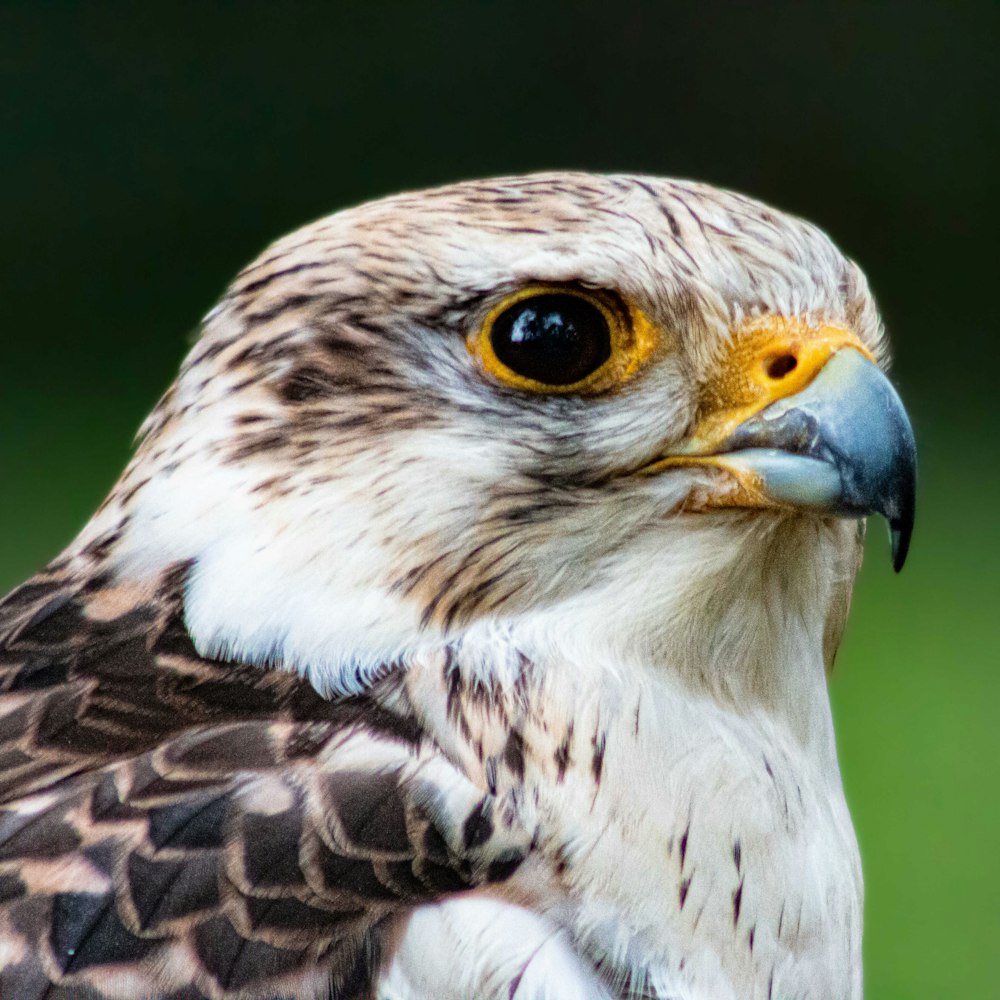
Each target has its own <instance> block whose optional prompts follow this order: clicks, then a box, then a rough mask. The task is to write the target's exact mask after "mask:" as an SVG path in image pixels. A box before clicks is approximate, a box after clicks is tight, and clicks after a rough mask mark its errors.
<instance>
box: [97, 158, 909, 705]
mask: <svg viewBox="0 0 1000 1000" xmlns="http://www.w3.org/2000/svg"><path fill="white" fill-rule="evenodd" d="M886 361H887V354H886V345H885V340H884V337H883V334H882V329H881V325H880V321H879V318H878V314H877V311H876V308H875V306H874V303H873V301H872V298H871V296H870V294H869V291H868V288H867V284H866V282H865V279H864V276H863V275H862V273H861V272H860V271H859V269H858V268H857V267H856V266H855V265H854V264H853V263H852V262H851V261H850V260H848V259H847V258H845V257H844V256H843V255H842V254H841V253H840V252H839V251H838V250H837V248H836V247H835V246H834V245H833V244H832V243H831V241H830V240H829V239H828V238H827V237H826V236H825V235H824V234H823V233H822V232H820V231H819V230H818V229H816V228H814V227H813V226H811V225H809V224H807V223H805V222H803V221H801V220H798V219H796V218H792V217H790V216H788V215H784V214H781V213H779V212H777V211H775V210H772V209H770V208H767V207H765V206H763V205H761V204H759V203H757V202H755V201H752V200H750V199H747V198H745V197H741V196H739V195H736V194H731V193H726V192H722V191H719V190H717V189H714V188H711V187H708V186H704V185H699V184H693V183H684V182H675V181H666V180H656V179H651V178H643V177H625V176H608V177H605V176H591V175H583V174H551V175H537V176H529V177H521V178H510V179H501V180H492V181H483V182H473V183H465V184H459V185H455V186H451V187H446V188H441V189H438V190H433V191H428V192H420V193H416V194H409V195H402V196H398V197H394V198H388V199H385V200H382V201H379V202H374V203H371V204H368V205H364V206H361V207H359V208H355V209H351V210H348V211H344V212H341V213H339V214H336V215H334V216H331V217H329V218H327V219H324V220H321V221H319V222H317V223H315V224H313V225H311V226H308V227H306V228H304V229H302V230H299V231H298V232H295V233H293V234H292V235H290V236H288V237H286V238H285V239H283V240H281V241H279V242H277V243H276V244H274V245H273V246H271V247H270V248H268V249H267V250H266V251H265V252H264V253H263V255H262V256H261V257H260V258H259V259H258V260H257V261H256V262H255V263H254V264H252V265H251V266H249V267H248V268H246V269H245V270H244V271H243V272H242V273H241V274H240V275H239V277H238V278H237V280H236V281H235V282H234V283H233V285H232V286H231V287H230V288H229V290H228V291H227V292H226V294H225V296H224V297H223V299H222V301H221V303H220V304H219V305H218V306H217V307H216V309H214V310H213V311H212V312H211V313H210V314H209V315H208V317H206V319H205V321H204V324H203V328H202V331H201V334H200V337H199V339H198V341H197V343H196V345H195V346H194V348H193V350H192V351H191V353H190V355H189V357H188V358H187V360H186V361H185V363H184V365H183V368H182V370H181V373H180V375H179V377H178V379H177V381H176V382H175V384H174V385H173V386H172V387H171V389H170V390H169V392H168V393H167V395H166V396H165V397H164V399H163V400H162V401H161V403H160V405H159V406H158V407H157V409H156V410H155V411H154V413H153V414H152V416H151V417H150V418H149V420H148V421H147V422H146V424H145V426H144V429H143V432H142V442H141V445H140V447H139V450H138V452H137V455H136V458H135V460H134V461H133V463H132V464H131V465H130V467H129V468H128V470H127V471H126V473H125V475H124V477H123V479H122V480H121V482H120V483H119V485H118V487H117V488H116V491H115V493H114V494H113V496H112V498H111V501H110V502H109V504H107V505H106V507H105V509H104V511H103V512H102V514H101V516H100V517H99V518H98V519H97V520H96V521H95V522H94V525H93V526H92V528H91V529H90V530H89V533H87V534H85V537H84V539H83V542H82V543H81V545H82V546H86V545H89V546H90V549H91V550H92V551H93V550H96V549H97V548H100V547H101V545H103V549H102V551H111V552H112V556H111V558H112V561H113V563H114V564H115V566H116V568H117V569H118V571H119V572H121V573H125V574H129V575H132V576H142V575H151V574H154V573H156V572H159V571H160V570H162V568H163V567H165V566H168V565H172V564H175V563H177V562H185V563H187V564H189V566H190V572H189V575H188V582H187V596H186V609H187V620H188V626H189V629H190V631H191V633H192V636H193V637H194V639H195V642H196V644H197V645H198V646H199V649H200V650H201V651H202V652H204V653H207V654H211V655H220V656H230V657H238V658H241V659H249V660H251V661H253V662H260V663H268V662H281V663H284V664H286V665H289V666H292V667H295V668H297V669H301V670H306V671H308V672H309V673H310V676H311V677H312V679H313V682H314V683H315V684H316V685H317V686H318V687H320V688H321V689H323V690H343V689H351V688H352V687H356V686H358V685H359V684H363V683H365V681H366V679H367V678H369V677H370V676H371V675H372V674H373V673H374V672H377V671H378V670H381V669H384V668H385V665H386V664H391V663H394V662H398V661H400V660H405V658H406V657H407V656H408V655H410V654H412V653H413V652H414V651H415V650H419V649H422V648H426V647H428V646H434V645H438V646H440V644H442V643H447V642H452V641H456V640H458V639H461V637H462V636H467V637H468V636H472V635H473V634H480V635H485V634H496V633H497V632H498V630H501V631H502V630H505V629H506V630H511V629H513V630H515V631H516V630H517V629H518V628H522V627H523V628H524V629H528V630H530V628H554V627H556V626H554V625H552V623H553V622H556V621H558V622H560V624H559V626H558V628H559V629H561V630H562V631H563V633H564V641H565V643H566V644H568V645H570V646H571V645H572V644H573V643H574V642H579V643H583V642H585V641H586V642H588V643H591V642H592V643H597V644H598V645H599V644H600V643H601V642H604V643H612V644H614V643H617V645H618V652H619V654H621V655H626V654H625V653H623V652H622V651H623V650H631V653H634V655H636V656H644V657H653V658H656V657H658V656H659V657H661V658H662V657H663V656H666V655H668V654H669V651H670V650H671V649H676V647H677V646H678V644H679V643H680V644H683V643H685V642H689V641H693V638H692V637H693V636H695V634H696V633H697V634H698V635H701V634H702V633H703V632H705V630H706V629H707V630H708V632H709V633H711V635H710V636H709V638H707V639H699V640H698V642H702V643H706V642H707V643H710V644H711V645H712V648H713V650H714V651H715V652H714V654H713V655H715V656H716V657H720V656H722V655H723V652H724V651H725V650H729V651H730V652H733V651H734V650H736V651H738V649H739V648H740V643H741V642H744V641H745V638H746V637H745V635H742V636H741V635H740V634H738V633H740V631H741V629H745V627H746V626H745V625H744V626H741V627H740V628H736V626H735V625H733V623H732V621H730V617H729V616H731V613H732V614H735V612H733V611H732V609H734V608H737V607H742V606H743V605H742V604H741V602H743V603H744V604H745V603H746V602H748V601H749V602H750V603H752V604H753V606H754V608H758V607H764V608H766V607H768V606H769V603H768V602H769V600H770V598H769V597H768V596H767V595H772V596H773V595H775V594H778V593H780V594H781V595H782V598H783V599H784V600H785V601H786V603H785V604H783V605H782V610H781V611H780V613H779V612H778V611H776V610H773V609H772V612H767V614H771V615H772V617H773V616H774V615H779V614H780V616H781V617H782V620H786V619H787V618H788V617H789V616H791V617H792V618H794V617H795V615H794V613H793V612H790V611H789V610H788V608H789V604H788V603H787V602H788V601H791V606H793V607H799V606H801V607H802V609H803V611H802V616H803V617H805V616H807V612H806V610H804V609H806V607H807V606H808V607H812V606H813V605H815V606H816V607H818V608H819V609H820V610H819V611H818V612H817V613H816V615H815V618H816V621H815V622H813V621H812V620H811V619H810V623H808V624H806V625H804V626H803V628H802V629H801V630H800V631H802V632H803V635H804V636H806V638H804V639H802V641H803V642H805V641H814V640H816V641H818V642H820V643H822V639H823V635H824V629H827V628H828V624H829V623H828V619H829V617H830V611H829V609H830V607H832V606H833V605H834V604H835V603H836V595H837V594H838V593H840V592H841V591H842V590H843V586H844V584H845V581H846V585H847V588H848V591H849V584H850V580H852V579H853V575H854V572H855V569H856V566H857V559H856V554H857V548H858V530H857V522H858V520H859V519H862V518H864V517H865V516H866V515H869V514H872V513H881V514H883V515H885V516H886V518H887V519H888V520H889V523H890V525H891V528H892V532H893V552H894V560H895V562H896V566H897V568H899V566H901V565H902V561H903V559H904V558H905V554H906V548H907V544H908V540H909V534H910V530H911V527H912V518H913V505H914V465H915V460H914V444H913V437H912V432H911V431H910V427H909V424H908V422H907V419H906V416H905V412H904V410H903V408H902V405H901V403H900V402H899V399H898V397H897V396H896V393H895V391H894V389H893V388H892V386H891V384H890V383H889V381H888V379H887V378H886V376H885V375H884V374H883V368H884V366H885V364H886ZM772 603H774V604H775V607H776V606H777V604H778V603H780V602H778V601H777V598H775V600H774V602H772ZM755 614H756V616H757V617H756V618H754V617H753V616H751V619H752V621H754V622H756V623H757V624H755V625H753V626H752V627H753V628H756V629H757V630H758V631H761V630H762V631H766V630H767V629H766V623H762V622H761V620H760V614H761V612H759V610H758V611H757V612H755ZM765 617H766V615H765ZM743 620H744V622H745V620H746V619H745V616H744V619H743ZM727 622H728V623H729V624H727ZM530 623H534V624H533V625H532V624H530ZM539 623H548V624H543V625H540V624H539ZM525 634H526V635H527V632H525ZM598 634H599V635H600V636H601V639H600V640H598V639H597V638H595V636H597V635H598ZM526 641H527V640H526ZM628 655H631V654H628Z"/></svg>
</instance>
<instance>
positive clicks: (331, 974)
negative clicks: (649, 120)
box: [0, 173, 915, 1000]
mask: <svg viewBox="0 0 1000 1000" xmlns="http://www.w3.org/2000/svg"><path fill="white" fill-rule="evenodd" d="M886 363H887V345H886V339H885V336H884V334H883V330H882V325H881V322H880V320H879V316H878V313H877V310H876V307H875V304H874V302H873V299H872V296H871V294H870V293H869V290H868V286H867V283H866V280H865V278H864V276H863V274H862V272H861V271H860V270H859V269H858V267H857V266H856V265H855V264H854V263H852V262H851V261H850V260H848V259H847V258H846V257H845V256H843V254H842V253H841V252H840V251H839V250H838V249H837V248H836V247H835V246H834V245H833V244H832V243H831V241H830V240H829V239H828V238H827V237H826V236H825V235H824V234H823V233H822V232H820V231H819V230H818V229H816V228H815V227H813V226H811V225H809V224H808V223H806V222H803V221H801V220H799V219H797V218H793V217H791V216H788V215H785V214H782V213H780V212H777V211H775V210H773V209H770V208H768V207H766V206H764V205H762V204H760V203H758V202H756V201H753V200H750V199H748V198H746V197H742V196H740V195H737V194H732V193H728V192H724V191H720V190H717V189H715V188H712V187H709V186H706V185H702V184H697V183H689V182H680V181H672V180H662V179H655V178H650V177H641V176H591V175H588V174H580V173H576V174H574V173H553V174H543V175H534V176H527V177H512V178H505V179H499V180H488V181H479V182H472V183H463V184H457V185H454V186H451V187H444V188H440V189H437V190H431V191H424V192H419V193H416V194H405V195H401V196H398V197H392V198H387V199H385V200H382V201H377V202H374V203H371V204H367V205H363V206H361V207H358V208H353V209H350V210H347V211H343V212H340V213H338V214H336V215H333V216H330V217H329V218H326V219H323V220H321V221H319V222H317V223H315V224H313V225H310V226H307V227H306V228H304V229H301V230H299V231H298V232H295V233H293V234H292V235H290V236H288V237H286V238H284V239H282V240H280V241H279V242H277V243H275V244H274V245H272V246H271V247H270V248H269V249H267V250H266V251H265V252H264V253H263V255H262V256H261V257H259V258H258V260H257V261H256V262H255V263H253V264H251V265H250V266H249V267H248V268H246V270H244V271H243V272H242V273H241V274H240V275H239V276H238V277H237V279H236V280H235V282H234V283H233V284H232V285H231V287H230V288H229V289H228V291H226V293H225V294H224V296H223V298H222V300H221V302H220V304H219V305H218V306H217V307H216V308H215V309H214V310H213V311H212V312H211V313H209V315H208V316H207V317H206V319H205V320H204V322H203V324H202V327H201V331H200V335H199V337H198V339H197V341H196V343H195V345H194V347H193V349H192V350H191V351H190V354H189V355H188V357H187V359H186V360H185V361H184V363H183V365H182V367H181V370H180V373H179V375H178V377H177V379H176V381H175V382H174V383H173V385H172V386H171V388H170V389H169V390H168V391H167V393H166V395H165V396H164V397H163V399H162V400H161V401H160V403H159V404H158V405H157V406H156V408H155V409H154V410H153V412H152V415H151V416H150V417H149V418H148V419H147V420H146V422H145V424H144V425H143V427H142V429H141V432H140V440H139V444H138V446H137V450H136V454H135V457H134V459H133V460H132V462H131V464H129V465H128V467H127V468H126V470H125V472H124V474H123V475H122V477H121V479H120V480H119V482H118V483H117V485H116V486H115V487H114V489H113V490H112V492H111V494H110V495H109V497H108V499H107V500H106V501H105V502H104V504H103V505H102V506H101V507H100V509H99V510H98V511H97V512H96V513H95V515H94V516H93V518H92V519H91V520H90V522H89V523H88V524H87V526H86V527H85V528H84V529H83V531H82V533H81V534H80V535H79V537H78V538H77V539H76V540H75V541H74V542H73V543H72V544H71V545H70V546H69V548H68V549H67V550H66V551H65V552H64V553H63V554H62V555H61V556H59V557H58V558H57V559H55V561H53V562H52V563H51V564H50V565H49V566H48V567H47V568H46V569H44V570H43V571H42V572H40V573H39V574H38V575H36V576H35V577H33V578H32V579H30V580H29V581H28V582H27V583H25V584H24V585H23V586H21V587H20V588H18V589H17V590H15V591H14V592H13V593H12V594H10V595H9V596H8V597H7V598H6V599H5V600H4V601H3V603H2V605H0V996H3V997H10V998H17V1000H34V998H42V997H45V998H48V1000H70V998H73V1000H108V998H119V1000H121V998H129V1000H132V998H136V997H156V998H170V1000H195V998H211V1000H235V998H259V1000H262V998H277V997H281V998H296V1000H312V998H319V997H326V998H335V1000H357V998H366V1000H470V998H476V1000H542V998H545V1000H581V998H583V1000H597V998H600V1000H621V998H626V997H629V998H646V1000H650V998H656V1000H668V998H669V1000H793V998H794V1000H856V998H859V997H861V994H862V973H861V937H862V876H861V868H860V863H859V856H858V849H857V844H856V841H855V836H854V833H853V830H852V826H851V821H850V817H849V814H848V810H847V806H846V804H845V799H844V793H843V789H842V786H841V779H840V774H839V769H838V764H837V756H836V748H835V741H834V730H833V725H832V720H831V714H830V704H829V697H828V690H827V677H828V673H829V671H830V669H831V667H832V664H833V660H834V655H835V653H836V650H837V646H838V644H839V641H840V637H841V633H842V630H843V628H844V623H845V619H846V615H847V611H848V604H849V601H850V595H851V588H852V583H853V580H854V577H855V573H856V572H857V569H858V566H859V563H860V556H861V541H862V529H863V525H864V522H865V518H866V517H867V516H868V515H871V514H875V513H877V514H881V515H883V516H884V517H885V518H886V519H887V521H888V524H889V528H890V534H891V542H892V555H893V560H894V563H895V567H896V569H897V570H898V569H899V568H900V567H901V566H902V564H903V560H904V559H905V557H906V551H907V547H908V544H909V540H910V534H911V531H912V527H913V515H914V484H915V446H914V440H913V434H912V431H911V429H910V424H909V422H908V420H907V417H906V413H905V411H904V409H903V406H902V404H901V402H900V400H899V397H898V396H897V394H896V392H895V390H894V388H893V387H892V385H891V383H890V382H889V380H888V378H887V377H886V375H885V374H884V369H885V366H886Z"/></svg>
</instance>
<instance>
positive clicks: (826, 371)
mask: <svg viewBox="0 0 1000 1000" xmlns="http://www.w3.org/2000/svg"><path fill="white" fill-rule="evenodd" d="M736 343H737V344H738V347H736V348H735V349H734V351H733V352H732V353H733V357H732V358H731V365H730V366H729V367H728V370H727V371H724V372H723V375H722V378H721V380H717V382H719V381H721V383H722V392H720V391H719V385H718V384H717V385H715V387H714V388H712V389H711V392H712V393H713V397H712V398H713V402H715V404H716V405H714V406H711V407H710V409H709V411H708V412H707V414H706V415H705V417H704V418H703V419H702V420H701V421H700V422H699V426H698V427H697V428H696V429H695V433H694V434H693V435H692V436H691V438H690V439H689V441H688V442H687V444H686V445H684V446H683V447H682V448H681V449H680V450H679V451H678V452H675V453H673V454H671V455H669V456H665V457H664V458H661V459H660V460H659V461H657V462H654V463H653V464H652V465H651V466H648V467H647V470H648V471H650V472H654V471H659V470H661V469H666V468H669V467H673V466H685V465H686V466H691V465H710V466H715V467H718V468H720V469H723V470H725V471H726V472H727V473H729V476H728V477H727V478H728V480H729V482H728V486H727V488H726V489H724V490H722V491H720V492H719V493H718V494H713V495H711V496H709V497H708V498H707V500H705V501H704V503H703V506H704V507H743V508H746V507H750V508H792V509H797V510H807V511H815V512H817V513H821V514H833V515H836V516H840V517H865V516H867V515H869V514H881V515H882V516H883V517H885V518H886V520H887V521H888V522H889V531H890V538H891V543H892V564H893V568H894V569H895V570H896V571H897V572H899V570H900V569H902V568H903V563H904V562H905V560H906V554H907V551H908V549H909V545H910V536H911V534H912V532H913V519H914V510H915V504H916V460H917V451H916V442H915V441H914V437H913V429H912V427H911V426H910V421H909V418H908V417H907V415H906V410H905V409H904V408H903V404H902V401H901V400H900V398H899V396H898V395H897V393H896V390H895V389H894V388H893V386H892V383H891V382H890V381H889V380H888V378H886V376H885V375H884V374H883V373H882V371H881V370H880V369H879V367H878V365H876V364H875V361H874V359H873V358H872V356H871V354H870V353H869V352H868V351H867V350H866V349H865V348H864V347H863V345H862V344H861V343H860V341H858V340H857V339H856V338H855V337H854V336H853V334H850V333H849V332H847V331H844V330H841V329H839V328H836V327H822V328H820V329H818V330H816V329H809V328H807V327H805V325H804V324H803V323H801V322H799V321H788V320H785V319H782V318H770V319H769V320H767V321H765V322H764V323H762V324H757V325H755V326H754V327H753V328H752V329H751V330H749V332H748V333H747V334H745V335H744V336H743V337H742V338H737V341H736ZM732 364H735V366H736V372H735V373H734V371H733V370H732ZM724 368H726V366H724ZM776 375H777V376H778V377H775V376H776ZM789 376H794V378H789ZM786 378H787V379H788V381H787V383H786V382H785V380H786ZM727 395H728V396H729V398H728V399H727V398H726V397H727ZM720 402H721V403H722V404H723V405H722V406H721V407H720V406H719V405H718V404H719V403H720ZM727 403H728V404H729V405H726V404H727Z"/></svg>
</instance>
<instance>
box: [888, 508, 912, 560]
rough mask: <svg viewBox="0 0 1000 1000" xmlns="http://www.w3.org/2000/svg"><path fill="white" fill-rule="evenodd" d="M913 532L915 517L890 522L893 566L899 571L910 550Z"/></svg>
mask: <svg viewBox="0 0 1000 1000" xmlns="http://www.w3.org/2000/svg"><path fill="white" fill-rule="evenodd" d="M912 534H913V518H912V517H910V518H908V519H907V520H906V521H905V522H904V521H903V519H902V518H899V519H893V520H892V521H890V522H889V540H890V543H891V547H892V568H893V569H894V570H895V571H896V572H897V573H898V572H899V571H900V570H901V569H902V568H903V564H904V563H905V562H906V556H907V553H908V552H909V551H910V536H911V535H912Z"/></svg>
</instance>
